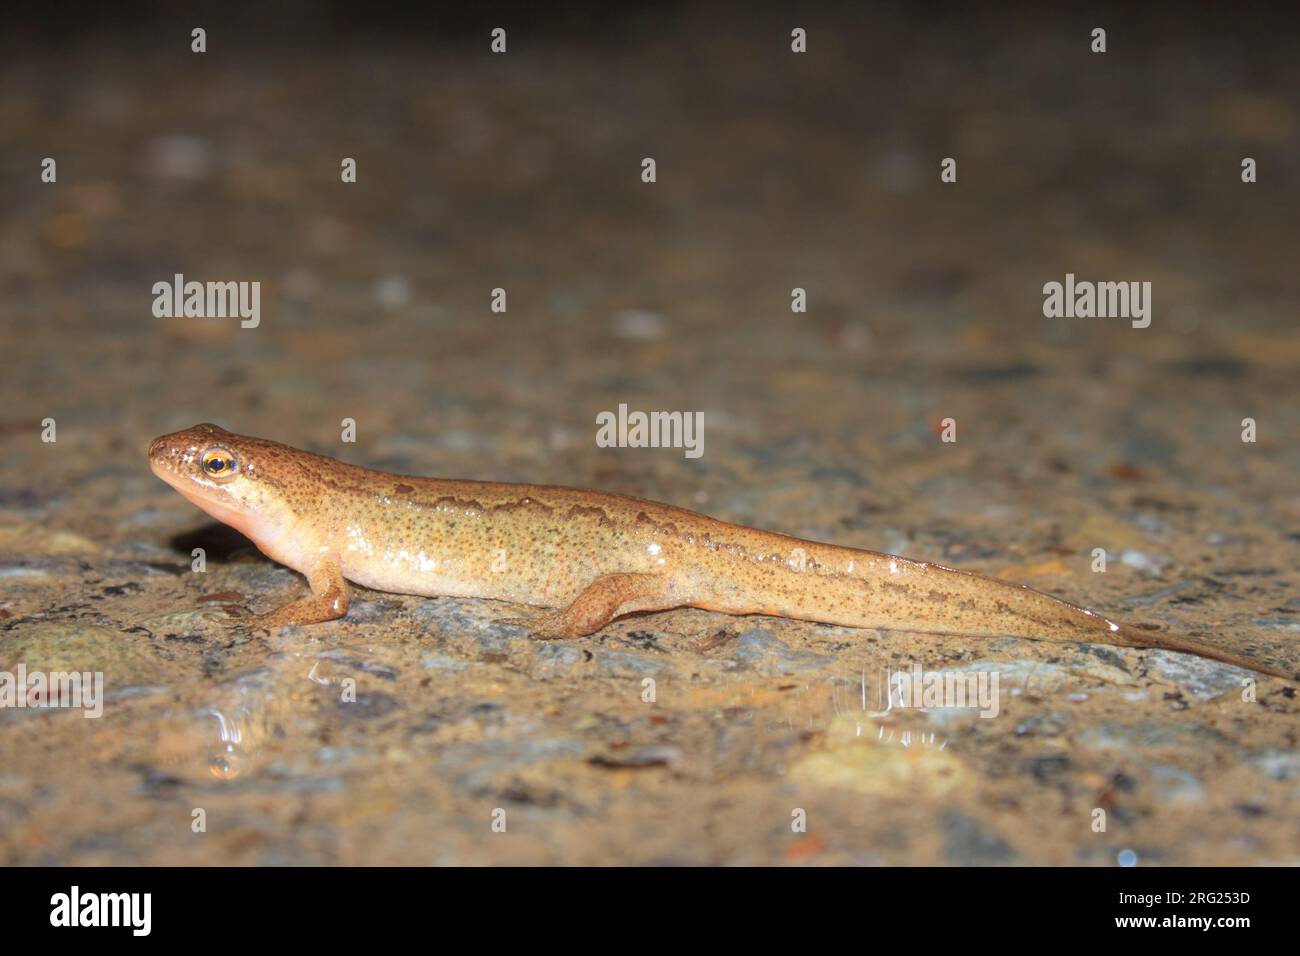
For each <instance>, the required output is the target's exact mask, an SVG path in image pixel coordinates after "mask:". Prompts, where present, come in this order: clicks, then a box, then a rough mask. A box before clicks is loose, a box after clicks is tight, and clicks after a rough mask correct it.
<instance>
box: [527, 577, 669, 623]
mask: <svg viewBox="0 0 1300 956" xmlns="http://www.w3.org/2000/svg"><path fill="white" fill-rule="evenodd" d="M681 603H682V602H681V600H679V599H677V598H675V597H673V595H672V589H671V586H670V584H669V580H668V578H667V577H665V576H664V575H662V574H634V573H619V574H606V575H602V576H601V577H598V578H596V580H594V581H592V582H591V584H589V585H588V586H587V588H586V590H584V591H583V592H582V593H581V594H579V595H578V596H577V597H576V598H574V600H573V603H572V604H570V605H569V606H568V607H566V608H563V609H562V610H559V611H552V612H549V613H543V614H539V615H537V616H535V617H532V618H529V619H526V620H522V621H519V622H517V623H519V624H521V625H522V626H523V627H525V628H527V629H528V630H529V631H531V632H532V634H533V636H534V637H539V638H563V637H583V636H585V635H587V634H594V633H596V632H597V631H599V630H600V629H601V628H602V627H604V626H605V625H606V624H608V623H609V622H610V621H612V620H614V618H616V617H620V616H621V615H624V614H631V613H633V612H634V611H666V610H668V609H669V608H674V607H678V606H680V605H681ZM511 623H515V622H511Z"/></svg>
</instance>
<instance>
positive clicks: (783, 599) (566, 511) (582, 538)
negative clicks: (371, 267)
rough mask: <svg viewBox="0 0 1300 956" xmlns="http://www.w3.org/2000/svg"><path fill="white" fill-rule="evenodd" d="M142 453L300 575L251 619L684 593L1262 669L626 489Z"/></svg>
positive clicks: (200, 431) (315, 459) (287, 455)
mask: <svg viewBox="0 0 1300 956" xmlns="http://www.w3.org/2000/svg"><path fill="white" fill-rule="evenodd" d="M214 449H215V451H213V450H214ZM205 453H207V454H208V456H209V457H212V456H216V457H217V459H218V460H224V459H231V460H233V463H234V464H233V467H232V469H231V473H230V474H228V475H223V476H221V477H219V478H214V477H211V476H209V474H207V473H206V472H205V471H204V469H203V467H202V461H203V459H204V455H205ZM149 460H150V464H151V467H152V468H153V471H154V473H155V474H157V475H158V476H159V477H160V478H162V479H163V480H164V481H166V482H167V483H168V484H170V485H172V486H173V487H174V488H176V489H177V490H178V491H180V492H181V494H183V495H184V496H185V497H186V498H188V499H189V500H190V501H192V502H194V503H195V504H197V505H198V506H199V507H201V508H203V509H204V510H205V511H207V512H208V513H209V514H211V515H212V516H213V517H215V518H217V519H219V520H221V521H223V522H225V523H227V524H229V525H231V526H232V527H234V528H236V529H238V530H239V531H241V532H242V533H243V534H245V535H247V536H248V537H249V538H250V539H251V540H252V541H253V542H254V543H255V544H256V545H257V546H258V547H259V548H260V549H261V550H262V551H263V552H264V553H265V554H267V555H268V556H270V557H271V558H273V559H275V560H276V561H279V562H281V563H282V564H286V565H288V566H289V567H291V568H294V569H296V570H298V571H300V572H301V573H303V574H304V575H306V577H307V580H308V583H309V584H310V585H311V589H312V595H311V596H310V597H307V598H304V599H302V600H299V601H295V602H293V603H292V604H289V605H287V606H286V607H282V608H280V609H278V610H276V611H272V612H271V613H269V614H265V615H261V616H260V617H258V618H256V619H255V622H254V623H255V625H256V626H260V627H266V628H270V627H277V626H280V625H285V624H310V623H316V622H319V621H325V620H331V619H334V618H338V617H341V616H343V615H344V614H345V613H346V612H347V607H348V589H347V581H348V580H351V581H355V582H356V583H358V584H361V585H364V586H366V587H370V588H376V589H379V590H383V591H396V592H401V593H405V594H421V595H430V596H432V595H454V596H460V597H473V598H493V599H497V600H503V601H511V602H514V603H517V604H528V605H535V606H538V607H543V608H557V609H559V610H558V611H557V612H555V613H551V614H546V615H542V616H539V617H536V618H534V619H532V620H531V621H530V622H529V624H530V626H531V627H532V630H533V632H534V633H536V634H537V635H538V636H542V637H564V636H572V635H580V634H590V633H592V632H594V631H597V630H599V629H600V628H602V627H604V626H605V625H606V624H608V623H609V622H610V621H611V620H612V619H613V618H615V617H617V616H619V615H621V614H627V613H631V612H634V611H653V610H664V609H668V608H673V607H681V606H692V607H700V608H707V609H710V610H716V611H724V612H726V613H729V614H767V615H776V616H779V617H787V618H795V619H799V620H806V621H819V622H822V623H826V624H841V625H846V626H849V627H868V628H881V629H888V630H903V631H917V632H929V633H941V634H963V635H972V636H985V637H993V636H1014V637H1026V638H1034V639H1039V640H1052V641H1092V642H1096V643H1102V644H1110V645H1116V646H1121V647H1163V648H1168V649H1171V650H1179V651H1187V652H1189V653H1194V654H1199V655H1201V656H1205V657H1212V658H1216V659H1219V660H1224V661H1227V662H1229V663H1234V664H1238V665H1240V666H1243V667H1248V668H1252V669H1255V670H1263V671H1264V672H1265V673H1274V672H1273V671H1270V670H1268V669H1267V668H1266V667H1264V666H1263V665H1262V664H1261V663H1260V662H1258V661H1255V660H1254V659H1252V658H1248V657H1245V656H1243V655H1240V654H1236V653H1233V652H1231V651H1226V650H1222V649H1220V648H1216V647H1213V646H1211V645H1206V644H1202V643H1200V642H1197V641H1192V640H1189V639H1185V638H1176V637H1172V636H1169V635H1165V634H1161V633H1153V632H1148V631H1144V630H1139V629H1135V628H1132V627H1129V626H1127V625H1121V624H1118V623H1116V622H1113V621H1109V620H1107V619H1105V618H1103V617H1100V616H1098V615H1096V614H1094V613H1093V612H1091V611H1086V610H1084V609H1082V608H1079V607H1076V606H1075V605H1073V604H1068V603H1066V602H1064V601H1060V600H1057V599H1056V598H1053V597H1051V596H1049V595H1046V594H1043V593H1042V592H1039V591H1035V590H1033V589H1032V588H1028V587H1024V586H1022V585H1017V584H1011V583H1008V582H1006V581H1000V580H997V579H996V578H990V577H985V576H984V575H980V574H974V573H971V572H966V571H959V570H955V569H952V568H945V567H942V566H940V565H936V564H927V563H925V562H918V561H912V560H910V559H908V558H902V557H896V556H893V555H888V554H880V553H877V552H874V551H862V550H858V549H855V548H844V547H838V546H835V545H829V544H819V543H816V542H812V541H803V540H801V539H799V538H792V537H788V536H786V535H781V534H775V533H773V532H768V531H759V530H756V529H754V528H747V527H744V526H741V525H733V524H726V523H724V522H721V521H715V520H714V519H712V518H708V517H705V516H704V515H699V514H695V513H693V512H690V511H684V510H682V509H680V508H674V507H671V506H669V505H663V504H658V503H655V502H652V501H644V500H642V499H639V498H629V497H624V496H621V495H610V494H603V493H600V492H594V491H579V490H576V489H571V488H556V487H549V486H545V485H522V484H499V483H491V482H479V481H444V480H440V479H434V478H416V477H410V476H403V475H393V474H388V473H385V472H380V471H371V470H368V469H365V468H359V467H356V466H354V465H347V464H344V463H342V462H339V461H335V460H334V459H332V458H325V457H322V456H320V455H314V454H311V453H310V452H305V451H300V450H298V449H296V448H291V447H289V446H287V445H281V444H279V443H278V442H272V441H266V440H264V439H260V438H249V437H245V436H242V435H235V434H232V433H230V432H227V431H225V430H223V429H221V428H218V427H217V426H215V425H210V424H201V425H195V426H194V427H193V428H188V429H186V430H184V431H180V432H176V433H174V434H171V435H164V436H162V437H161V438H157V439H155V440H154V441H153V443H152V444H151V445H150V448H149ZM345 579H346V580H345Z"/></svg>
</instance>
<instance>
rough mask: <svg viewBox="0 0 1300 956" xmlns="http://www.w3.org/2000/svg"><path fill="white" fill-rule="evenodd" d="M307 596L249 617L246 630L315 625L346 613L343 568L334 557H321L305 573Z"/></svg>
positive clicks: (346, 594)
mask: <svg viewBox="0 0 1300 956" xmlns="http://www.w3.org/2000/svg"><path fill="white" fill-rule="evenodd" d="M306 573H307V584H308V585H309V586H310V587H311V595H310V596H308V597H305V598H299V599H298V600H296V601H291V602H290V603H288V604H286V605H284V606H283V607H280V608H276V609H275V610H274V611H268V612H266V613H265V614H258V615H256V616H254V617H252V618H250V619H249V620H248V622H247V626H248V627H249V628H250V629H262V630H267V631H274V630H276V629H277V628H281V627H289V626H295V625H299V624H319V623H320V622H322V621H333V620H337V619H338V618H340V617H342V616H343V615H345V614H347V613H348V602H349V593H348V583H347V581H345V580H344V579H343V569H342V568H341V567H340V565H339V561H338V558H335V557H332V556H330V557H325V558H322V559H321V560H320V561H319V562H318V563H317V564H316V565H314V566H313V567H311V568H310V569H309V570H308V571H307V572H306Z"/></svg>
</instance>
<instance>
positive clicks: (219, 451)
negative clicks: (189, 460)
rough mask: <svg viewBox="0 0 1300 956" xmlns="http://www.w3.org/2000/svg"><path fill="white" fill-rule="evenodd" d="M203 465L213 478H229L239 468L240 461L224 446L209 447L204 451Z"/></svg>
mask: <svg viewBox="0 0 1300 956" xmlns="http://www.w3.org/2000/svg"><path fill="white" fill-rule="evenodd" d="M202 466H203V470H204V471H205V472H207V474H208V476H209V477H211V478H229V477H230V476H231V475H233V474H234V473H235V470H236V469H237V468H238V462H236V461H235V456H234V454H232V453H231V452H229V451H227V450H226V449H224V448H209V449H208V450H207V451H205V452H204V453H203V458H202Z"/></svg>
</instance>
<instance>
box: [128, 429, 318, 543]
mask: <svg viewBox="0 0 1300 956" xmlns="http://www.w3.org/2000/svg"><path fill="white" fill-rule="evenodd" d="M292 455H293V450H292V449H290V448H287V447H286V446H284V445H281V444H279V443H277V442H271V441H266V440H264V439H261V438H249V437H246V436H244V435H236V434H234V433H233V432H228V431H226V430H225V429H224V428H219V427H218V426H216V425H213V424H210V423H208V422H204V423H202V424H199V425H194V426H193V427H191V428H186V429H183V430H182V431H178V432H172V433H171V434H170V435H163V436H161V437H159V438H155V439H154V440H153V441H152V442H150V443H149V467H150V468H151V469H152V470H153V473H154V474H155V475H157V476H158V477H159V478H161V479H162V480H163V481H165V482H167V484H169V485H171V486H172V487H173V488H175V489H176V490H177V491H179V492H180V493H181V494H182V495H184V496H185V497H186V498H187V499H188V500H189V501H191V502H192V503H193V504H196V505H198V506H199V507H200V508H202V509H203V510H204V511H206V512H207V513H208V514H210V515H212V517H214V518H216V519H217V520H218V521H221V522H223V523H224V524H228V525H230V526H231V527H232V528H234V529H235V530H236V531H239V532H240V533H242V534H244V535H245V536H247V537H248V538H251V539H252V540H253V542H254V543H255V544H256V545H257V546H258V547H259V548H261V549H262V550H263V551H267V552H268V553H270V552H269V550H268V549H270V548H273V547H274V545H275V542H276V540H277V539H279V538H280V537H281V536H283V535H284V534H286V533H287V532H288V531H290V530H292V528H293V526H294V524H295V522H296V519H297V515H296V514H295V509H294V507H293V501H294V498H295V496H294V494H293V490H294V488H295V487H298V488H301V486H302V485H301V475H300V474H299V472H300V469H299V467H298V466H297V465H296V464H295V462H294V460H293V457H292Z"/></svg>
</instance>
